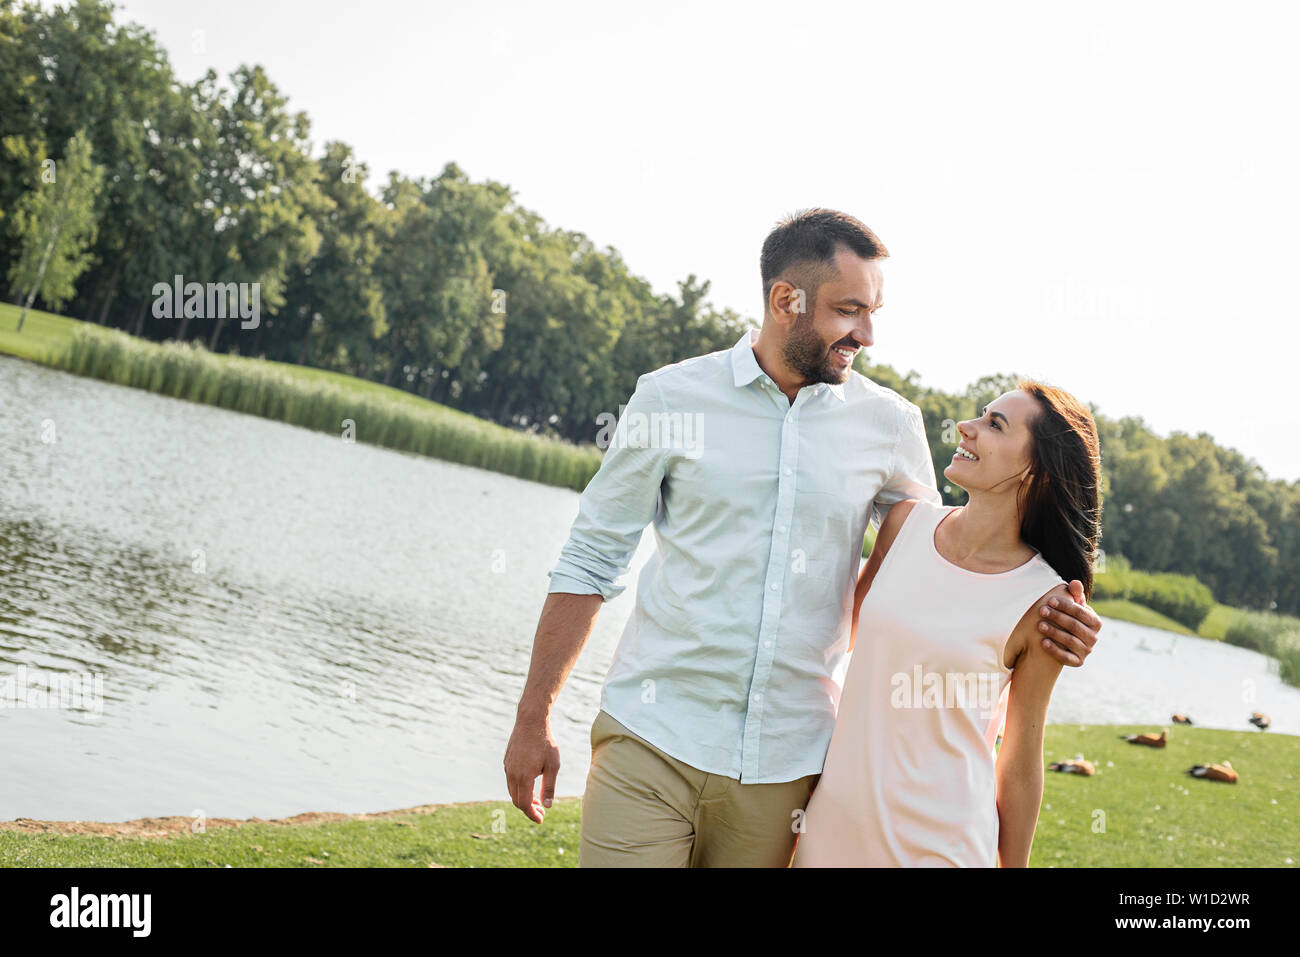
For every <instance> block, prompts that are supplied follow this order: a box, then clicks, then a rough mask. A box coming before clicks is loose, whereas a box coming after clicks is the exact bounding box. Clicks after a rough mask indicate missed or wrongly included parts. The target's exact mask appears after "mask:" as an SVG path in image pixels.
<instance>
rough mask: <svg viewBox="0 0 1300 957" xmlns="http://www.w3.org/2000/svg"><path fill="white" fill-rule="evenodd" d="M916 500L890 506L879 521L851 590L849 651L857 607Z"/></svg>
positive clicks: (855, 633) (855, 630) (855, 629)
mask: <svg viewBox="0 0 1300 957" xmlns="http://www.w3.org/2000/svg"><path fill="white" fill-rule="evenodd" d="M916 501H917V500H916V499H914V498H908V499H904V500H903V501H901V502H899V503H897V504H896V505H894V506H893V507H892V508H890V510H889V514H888V515H886V516H885V520H884V521H883V522H881V523H880V529H879V530H878V531H877V532H876V543H875V544H874V545H873V546H872V547H871V554H870V555H869V556H868V557H867V563H866V564H865V565H863V566H862V572H861V573H860V574H859V575H858V587H857V588H856V589H854V592H853V625H852V627H851V628H850V630H849V649H848V650H849V651H852V650H853V646H854V644H856V643H857V640H858V609H859V608H861V607H862V599H864V598H866V597H867V592H868V591H869V590H870V589H871V583H872V582H873V581H874V580H875V578H876V572H877V571H879V570H880V563H881V562H883V561H884V560H885V553H886V552H888V551H889V546H890V545H892V544H894V539H895V538H896V537H897V536H898V530H899V529H900V528H902V527H903V520H904V519H905V518H907V513H908V512H910V511H911V510H912V506H913V505H915V504H916Z"/></svg>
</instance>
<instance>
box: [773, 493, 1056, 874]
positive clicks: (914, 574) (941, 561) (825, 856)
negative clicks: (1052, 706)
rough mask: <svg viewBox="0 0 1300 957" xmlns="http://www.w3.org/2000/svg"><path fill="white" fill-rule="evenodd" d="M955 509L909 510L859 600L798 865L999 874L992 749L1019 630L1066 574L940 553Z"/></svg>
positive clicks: (1036, 563)
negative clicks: (981, 568) (995, 566)
mask: <svg viewBox="0 0 1300 957" xmlns="http://www.w3.org/2000/svg"><path fill="white" fill-rule="evenodd" d="M956 508H957V506H942V505H934V504H931V503H929V502H925V501H918V502H917V503H916V504H915V505H913V506H912V510H911V511H910V512H909V513H908V515H907V518H906V519H905V520H904V522H903V525H902V527H901V528H900V529H899V530H898V535H897V536H896V537H895V539H894V543H893V545H891V546H890V549H889V552H888V554H887V555H886V556H885V560H884V561H883V562H882V563H881V566H880V568H879V569H878V570H877V572H876V578H875V580H874V581H873V582H872V584H871V590H870V591H869V592H868V593H867V597H866V598H865V599H864V600H863V602H862V608H861V610H860V613H859V618H858V640H857V644H856V645H855V646H854V650H853V653H852V655H851V656H850V659H849V666H848V671H847V672H846V674H845V677H844V687H843V691H842V693H841V695H840V702H839V710H838V712H837V714H836V718H835V730H834V732H833V733H832V735H831V742H830V746H829V748H828V750H827V753H826V762H825V765H824V767H823V769H822V774H821V777H820V779H819V780H818V782H817V785H816V788H815V790H814V791H813V794H812V797H811V799H810V800H809V802H808V806H807V809H806V810H805V814H804V818H803V829H802V831H801V832H800V833H799V836H798V843H797V845H796V847H795V853H794V858H793V860H792V862H791V866H792V867H954V866H955V867H996V866H997V850H998V811H997V783H996V779H995V777H994V760H995V758H994V752H995V740H996V738H997V737H998V735H999V732H1000V730H1001V728H1002V725H1003V722H1004V720H1005V717H1006V705H1007V694H1006V692H1007V690H1008V688H1009V685H1010V681H1011V670H1010V669H1008V668H1007V667H1006V666H1005V665H1004V664H1003V651H1004V649H1005V646H1006V641H1007V638H1009V637H1010V635H1011V632H1012V630H1013V629H1014V628H1015V626H1016V623H1017V622H1019V621H1020V619H1021V617H1022V616H1023V615H1024V613H1025V612H1026V611H1027V610H1029V609H1030V608H1031V607H1033V606H1034V605H1035V604H1037V602H1038V601H1039V599H1040V598H1042V597H1043V596H1044V595H1045V594H1046V593H1047V592H1049V591H1051V590H1052V589H1053V588H1054V587H1056V586H1057V585H1059V584H1062V580H1061V577H1060V576H1059V575H1057V573H1056V572H1055V571H1054V570H1053V569H1052V567H1051V566H1050V565H1048V564H1047V562H1046V561H1045V560H1044V559H1043V557H1042V555H1041V554H1035V555H1034V557H1033V558H1031V559H1030V560H1029V561H1028V562H1026V563H1025V564H1023V565H1021V566H1020V567H1018V568H1014V569H1012V570H1010V571H1007V572H1001V573H998V574H982V573H980V572H973V571H968V570H967V569H964V568H960V567H958V566H957V565H954V564H953V563H952V562H950V561H948V560H947V559H945V558H944V557H943V556H942V555H940V554H939V551H938V549H936V548H935V545H934V533H935V529H937V528H938V526H939V523H940V522H941V521H942V520H943V519H944V518H945V517H947V516H948V515H949V514H950V513H951V512H953V511H954V510H955V509H956Z"/></svg>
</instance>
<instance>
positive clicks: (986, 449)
mask: <svg viewBox="0 0 1300 957" xmlns="http://www.w3.org/2000/svg"><path fill="white" fill-rule="evenodd" d="M1040 411H1041V410H1040V409H1039V408H1038V401H1037V400H1036V399H1034V398H1033V396H1031V395H1028V394H1027V393H1025V392H1021V391H1020V390H1016V391H1014V392H1008V393H1006V394H1005V395H1000V396H998V397H997V398H996V399H994V400H993V401H992V402H990V403H989V404H988V405H987V406H985V407H984V414H983V415H981V416H980V417H979V418H978V419H967V420H966V421H965V422H958V423H957V431H958V432H960V433H961V441H960V442H959V443H958V445H957V451H956V452H954V453H953V456H952V462H951V464H949V465H948V467H947V468H945V469H944V470H943V474H944V477H945V478H947V479H948V480H949V481H950V482H952V483H953V484H955V485H959V486H961V487H962V488H964V489H965V490H966V491H968V492H975V491H981V492H1005V491H1013V490H1015V489H1016V488H1017V487H1018V486H1019V485H1020V482H1021V480H1022V479H1023V478H1024V476H1025V474H1026V473H1027V471H1028V469H1029V467H1030V465H1031V464H1032V459H1031V457H1030V449H1031V448H1032V445H1031V442H1032V441H1033V440H1032V436H1031V434H1030V425H1031V424H1032V422H1033V420H1034V417H1035V416H1037V415H1039V414H1040ZM963 450H964V452H965V453H966V454H963Z"/></svg>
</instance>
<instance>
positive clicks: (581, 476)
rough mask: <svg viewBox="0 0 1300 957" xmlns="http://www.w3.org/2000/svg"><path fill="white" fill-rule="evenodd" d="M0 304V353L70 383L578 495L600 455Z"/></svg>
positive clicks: (369, 385) (366, 389)
mask: <svg viewBox="0 0 1300 957" xmlns="http://www.w3.org/2000/svg"><path fill="white" fill-rule="evenodd" d="M19 313H20V310H19V309H18V308H17V307H15V306H12V305H0V351H4V352H8V353H10V354H12V355H16V356H19V357H21V358H24V359H30V360H33V361H36V362H41V363H44V364H46V365H50V366H53V367H55V368H58V369H63V370H65V371H68V372H72V373H75V374H77V375H84V376H90V377H92V378H96V379H102V380H104V381H106V382H113V383H116V384H118V385H125V386H131V387H134V388H139V389H147V390H148V391H150V392H157V393H159V394H161V395H167V396H171V397H173V398H178V399H188V400H190V401H193V402H202V403H205V404H208V405H216V406H221V407H222V408H226V409H232V410H234V411H236V412H245V413H248V414H250V415H259V416H262V417H264V418H268V419H276V420H278V421H281V422H288V423H289V424H291V425H300V426H303V427H305V428H309V429H315V430H317V431H322V432H329V433H332V434H334V435H343V434H344V431H345V428H347V427H346V426H345V424H344V423H345V421H348V422H351V423H352V426H351V430H352V431H351V434H352V436H353V437H354V438H355V440H356V441H358V442H364V443H367V444H372V445H381V446H384V447H386V448H392V449H398V450H401V451H405V452H415V453H417V454H420V455H428V456H431V457H433V458H439V459H445V460H447V461H450V462H459V463H461V464H463V465H473V466H476V467H478V468H483V469H489V470H491V471H494V472H502V473H504V474H506V475H513V476H516V477H518V478H523V479H528V480H530V481H535V482H542V483H544V484H547V485H558V486H562V487H566V488H572V489H575V490H577V491H581V490H582V489H583V488H584V487H586V484H587V482H588V481H589V480H590V478H591V476H592V475H594V474H595V473H596V470H597V469H598V468H599V467H600V459H601V453H600V451H599V450H598V449H597V448H596V447H595V446H594V445H593V446H577V445H572V444H570V443H567V442H560V441H556V440H552V439H546V438H542V437H540V436H535V435H528V434H525V433H522V432H517V431H515V430H513V429H507V428H504V427H503V426H499V425H496V424H495V423H492V422H486V421H484V420H483V419H479V418H477V417H475V416H472V415H466V414H465V413H463V412H457V411H455V410H454V409H449V408H447V407H446V406H443V405H440V404H438V403H436V402H430V401H428V400H427V399H422V398H420V397H419V396H416V395H412V394H411V393H409V392H403V391H402V390H400V389H393V388H390V387H388V386H384V385H380V384H378V383H375V382H367V381H365V380H363V379H357V378H354V377H352V376H347V375H341V374H339V373H333V372H326V371H324V370H321V369H312V368H308V367H305V366H296V365H291V364H287V363H279V362H268V361H265V360H261V359H249V358H242V357H239V356H228V355H216V354H213V353H209V352H207V351H206V350H204V349H203V348H202V347H201V346H197V345H194V344H185V345H182V344H179V343H171V342H169V343H161V344H159V343H152V342H148V341H146V340H143V339H139V338H135V337H133V336H128V335H126V334H125V333H122V332H118V331H116V330H111V329H104V328H102V327H100V326H96V325H94V324H92V323H86V322H80V321H78V320H75V319H68V318H65V317H63V316H55V315H52V314H50V313H45V312H37V311H32V312H30V313H28V316H27V322H26V324H25V325H24V326H23V331H22V332H21V333H18V332H14V331H13V330H14V329H15V328H16V326H17V324H18V315H19Z"/></svg>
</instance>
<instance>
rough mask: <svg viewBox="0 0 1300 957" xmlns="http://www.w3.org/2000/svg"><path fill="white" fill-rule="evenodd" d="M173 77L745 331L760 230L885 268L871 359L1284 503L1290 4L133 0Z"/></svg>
mask: <svg viewBox="0 0 1300 957" xmlns="http://www.w3.org/2000/svg"><path fill="white" fill-rule="evenodd" d="M119 19H120V20H131V21H135V22H138V23H141V24H143V25H145V26H146V27H148V28H150V29H152V30H153V31H154V32H155V33H156V34H157V36H158V38H159V40H160V41H161V43H162V45H163V46H164V47H165V48H166V49H167V50H168V52H169V55H170V56H171V59H172V62H173V65H174V67H175V69H176V70H177V72H178V74H179V75H180V76H181V77H182V78H183V79H187V80H188V79H193V78H195V77H197V76H199V75H200V74H201V73H202V72H203V70H205V69H207V68H208V67H212V68H213V69H215V70H217V71H218V73H221V74H222V75H223V76H224V75H225V74H228V73H229V72H230V71H231V70H232V69H234V68H235V67H236V66H237V65H239V64H240V63H260V64H262V65H263V66H264V67H265V68H266V70H267V72H268V74H269V75H270V77H271V79H272V80H273V81H274V82H275V83H276V84H277V85H278V86H279V88H280V90H281V91H282V93H284V94H286V95H288V97H289V99H290V107H291V108H292V109H294V110H305V111H306V112H307V113H308V115H309V116H310V117H311V119H312V122H313V131H314V132H313V140H314V142H315V144H316V146H317V148H318V149H319V147H320V145H321V144H323V143H324V142H325V141H326V140H328V139H341V140H345V141H346V142H348V143H350V144H351V145H352V146H353V147H354V149H355V150H356V152H357V154H358V155H359V157H360V158H361V159H362V160H363V161H364V162H366V163H367V164H369V166H370V168H371V170H372V177H371V183H372V184H375V183H378V182H381V181H382V179H383V178H384V176H385V175H386V173H387V171H388V170H390V169H397V170H399V171H401V172H403V173H405V174H407V175H411V176H417V175H426V176H432V175H436V174H437V173H438V172H439V171H440V170H441V169H442V166H443V164H445V163H446V162H448V161H454V162H456V163H457V164H459V165H460V166H461V168H462V169H464V170H465V171H466V172H467V173H468V174H469V175H470V177H471V178H472V179H474V180H476V181H481V180H484V179H495V180H498V181H501V182H504V183H507V184H509V185H510V186H511V187H512V188H514V189H515V190H516V193H517V198H518V200H519V202H520V203H522V204H523V205H524V206H526V207H528V208H530V209H533V210H536V211H537V212H538V213H540V214H541V215H542V216H544V217H545V218H546V220H547V221H548V222H549V223H551V224H552V225H555V226H561V227H564V228H566V229H574V230H580V231H582V232H584V233H586V234H587V235H588V236H590V237H591V238H592V240H593V241H594V242H595V243H596V244H597V245H598V246H605V245H612V246H614V247H616V248H617V249H618V250H619V251H620V252H621V253H622V254H623V256H624V258H625V259H626V260H627V262H628V264H629V266H630V268H631V269H632V271H633V272H635V273H637V274H639V275H642V276H644V277H646V278H647V279H648V280H649V281H650V282H651V283H652V285H653V286H654V288H655V289H656V290H657V291H660V292H669V291H675V290H676V282H677V280H679V279H682V278H685V277H686V276H687V275H688V274H690V273H695V274H696V275H697V276H701V277H704V278H707V279H710V280H712V282H713V286H712V289H711V294H710V298H711V300H712V301H713V302H714V303H715V305H717V306H719V307H731V308H733V309H735V310H736V311H737V312H739V313H741V314H742V315H746V316H749V317H750V318H752V319H754V320H757V319H758V317H759V316H760V310H761V308H762V291H761V287H760V282H759V275H758V255H759V249H760V247H761V245H762V242H763V238H764V236H765V235H766V234H767V232H768V230H769V229H770V228H771V226H772V225H773V224H774V223H775V222H776V220H777V219H779V218H780V217H781V216H782V215H784V214H786V213H788V212H791V211H793V210H795V209H799V208H802V207H808V206H829V207H833V208H838V209H842V210H845V211H847V212H850V213H853V214H854V215H856V216H858V217H859V218H860V219H862V220H863V221H864V222H865V223H867V225H869V226H870V227H871V228H872V229H873V230H875V231H876V232H877V234H878V235H879V236H880V237H881V239H882V240H883V241H884V242H885V244H886V245H887V246H888V247H889V249H890V251H891V253H892V257H891V259H890V260H889V261H888V262H887V263H886V264H885V276H886V280H885V301H886V307H885V308H884V309H883V310H881V312H880V313H878V316H877V321H876V345H875V347H874V348H873V349H872V350H871V357H872V359H873V360H875V361H880V362H886V363H889V364H890V365H893V366H895V367H896V368H898V369H899V370H900V371H903V372H906V371H907V370H909V369H915V370H917V371H918V372H919V373H920V375H921V380H922V382H924V383H925V384H927V385H932V386H937V387H939V388H943V389H947V390H953V391H955V390H959V389H961V388H962V387H964V386H965V385H966V384H967V383H969V382H971V381H973V380H974V379H976V378H978V377H979V376H981V375H984V374H988V373H992V372H1020V373H1024V374H1029V375H1034V376H1037V377H1040V378H1043V379H1046V380H1048V381H1050V382H1052V383H1054V384H1056V385H1059V386H1061V387H1063V388H1065V389H1068V390H1069V391H1071V392H1074V393H1075V394H1076V395H1078V396H1079V397H1080V398H1082V399H1084V400H1086V401H1090V402H1093V403H1096V405H1097V406H1098V407H1099V408H1100V410H1101V411H1102V412H1103V413H1104V414H1106V415H1109V416H1113V417H1119V416H1123V415H1140V416H1142V417H1143V418H1144V419H1145V420H1146V421H1147V423H1148V424H1149V425H1150V426H1152V427H1153V428H1155V429H1156V430H1157V431H1158V432H1160V433H1161V434H1167V433H1168V432H1169V431H1171V430H1182V431H1186V432H1190V433H1192V434H1195V433H1197V432H1202V431H1204V432H1209V433H1210V434H1211V435H1213V436H1214V437H1215V439H1216V440H1217V441H1219V442H1220V443H1221V444H1224V445H1227V446H1231V447H1234V448H1237V449H1238V450H1240V451H1241V452H1243V453H1244V454H1246V455H1247V456H1250V457H1252V458H1254V459H1256V460H1257V461H1258V462H1259V463H1260V464H1261V465H1262V466H1263V467H1264V469H1265V470H1266V472H1267V473H1268V474H1269V475H1271V476H1274V477H1280V478H1286V479H1288V480H1292V479H1300V441H1297V437H1298V436H1297V430H1296V428H1295V427H1294V423H1295V420H1296V415H1295V410H1294V409H1293V408H1292V402H1293V401H1294V400H1293V398H1292V395H1293V388H1294V384H1293V380H1292V377H1293V376H1296V375H1297V373H1296V370H1295V364H1296V362H1297V359H1300V333H1298V332H1297V319H1300V302H1298V300H1297V297H1296V295H1295V290H1294V283H1295V278H1296V275H1297V268H1296V264H1297V261H1298V260H1300V229H1297V227H1296V224H1297V222H1300V126H1298V125H1297V124H1296V122H1295V119H1294V111H1295V93H1296V91H1297V89H1300V58H1298V57H1296V56H1295V51H1294V47H1295V37H1296V35H1297V34H1296V26H1297V21H1298V20H1300V16H1297V13H1296V11H1295V9H1294V8H1292V9H1288V6H1287V4H1285V3H1249V2H1246V3H1237V4H1233V5H1231V6H1224V5H1223V4H1219V3H1216V4H1209V3H1198V2H1186V0H1182V2H1177V3H1156V2H1143V3H1136V4H1135V3H1131V2H1118V3H1117V2H1090V3H1088V4H1086V5H1085V4H1071V5H1068V6H1067V5H1064V4H1055V3H1053V4H1042V3H1031V2H1018V3H1005V2H982V3H978V4H975V3H938V2H915V3H907V4H902V3H882V2H874V0H871V2H864V0H850V2H843V3H836V2H814V0H799V2H797V3H783V4H774V3H761V2H744V3H735V4H719V3H705V2H702V0H693V2H691V0H687V2H678V0H663V2H656V3H654V4H636V5H618V4H610V3H608V2H568V0H549V2H547V3H544V4H530V3H523V2H520V3H506V2H499V0H475V2H473V3H464V2H456V3H446V2H432V3H423V2H420V3H417V2H399V0H369V2H367V3H365V4H361V5H357V4H353V3H343V2H338V0H313V2H311V3H306V2H295V3H287V2H270V0H221V2H201V0H130V2H126V3H124V4H122V5H121V9H120V10H119Z"/></svg>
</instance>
